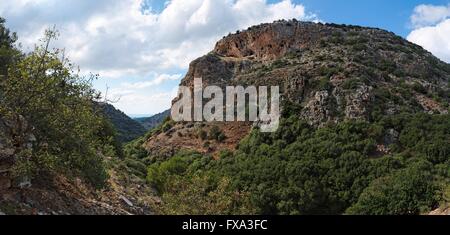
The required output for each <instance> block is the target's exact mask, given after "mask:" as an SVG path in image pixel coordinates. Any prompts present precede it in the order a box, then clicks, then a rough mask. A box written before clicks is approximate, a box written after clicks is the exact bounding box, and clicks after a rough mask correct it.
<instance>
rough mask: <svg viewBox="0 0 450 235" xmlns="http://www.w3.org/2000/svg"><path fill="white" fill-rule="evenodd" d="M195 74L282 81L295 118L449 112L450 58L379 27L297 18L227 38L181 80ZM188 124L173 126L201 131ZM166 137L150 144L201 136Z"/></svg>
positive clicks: (211, 81) (218, 79)
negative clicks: (449, 60) (295, 109)
mask: <svg viewBox="0 0 450 235" xmlns="http://www.w3.org/2000/svg"><path fill="white" fill-rule="evenodd" d="M195 77H201V78H202V79H203V83H204V86H206V85H218V86H220V87H224V86H233V85H243V86H248V85H256V86H259V85H264V86H273V85H277V86H279V87H280V90H281V92H282V94H281V95H282V100H283V102H291V103H293V104H296V105H298V106H300V107H301V111H300V112H299V113H298V117H299V118H303V119H305V120H307V121H308V122H309V123H310V124H312V125H316V126H321V125H324V124H325V123H328V122H334V123H335V122H339V121H343V120H354V119H361V120H370V119H372V118H374V117H376V116H377V115H378V116H379V115H392V114H396V113H400V112H404V111H405V110H406V111H408V112H435V113H447V112H448V103H449V100H450V97H449V95H448V94H450V91H449V89H450V87H449V80H450V65H449V64H446V63H444V62H442V61H440V60H439V59H437V58H436V57H434V56H433V55H432V54H431V53H429V52H427V51H425V50H424V49H422V48H421V47H420V46H417V45H415V44H412V43H410V42H408V41H406V40H405V39H403V38H401V37H399V36H396V35H395V34H393V33H390V32H387V31H384V30H381V29H375V28H364V27H358V26H346V25H335V24H321V23H318V24H316V23H308V22H299V21H296V20H293V21H278V22H275V23H272V24H262V25H258V26H254V27H251V28H249V29H248V30H245V31H242V32H238V33H236V34H232V35H229V36H227V37H225V38H223V39H222V40H220V41H219V42H218V43H217V44H216V46H215V48H214V50H213V51H212V52H211V53H209V54H207V55H205V56H203V57H201V58H198V59H196V60H195V61H193V62H192V63H191V64H190V67H189V71H188V73H187V74H186V76H185V78H184V79H183V80H182V82H181V85H184V86H188V87H193V81H194V78H195ZM185 126H186V125H184V124H181V125H177V127H176V128H177V130H176V131H177V132H181V133H184V134H183V135H185V134H186V133H189V132H192V131H196V130H189V128H185ZM222 128H223V129H227V124H226V123H225V124H224V125H223V127H222ZM248 130H250V128H249V129H248ZM185 132H186V133H185ZM229 135H233V133H229ZM169 136H172V137H168V136H167V135H166V134H165V133H160V134H157V135H154V136H152V137H151V138H150V140H149V141H148V142H147V143H146V144H145V148H146V149H147V150H148V151H149V152H152V153H154V152H155V151H154V150H155V148H158V151H160V150H161V149H166V150H168V149H170V151H168V152H174V151H176V149H177V148H178V147H181V148H182V147H183V146H191V147H190V148H192V146H198V145H199V144H203V142H204V141H199V140H198V139H195V138H194V139H191V140H189V139H180V138H179V137H177V135H176V134H172V135H169ZM157 140H164V141H157ZM236 141H237V142H235V143H229V144H230V145H234V146H236V145H237V143H238V141H239V140H238V139H236ZM155 143H158V144H156V145H155ZM165 143H170V144H165ZM194 143H196V144H194ZM174 146H176V147H175V148H174ZM195 149H201V148H200V147H197V148H195ZM218 149H219V150H220V148H218ZM166 152H167V151H166Z"/></svg>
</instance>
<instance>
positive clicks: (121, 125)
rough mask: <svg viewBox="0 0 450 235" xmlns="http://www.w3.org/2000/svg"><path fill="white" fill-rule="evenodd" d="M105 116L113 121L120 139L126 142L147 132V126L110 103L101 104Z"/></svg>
mask: <svg viewBox="0 0 450 235" xmlns="http://www.w3.org/2000/svg"><path fill="white" fill-rule="evenodd" d="M100 106H101V107H102V110H103V112H104V114H105V116H106V117H107V118H108V119H109V120H110V121H111V123H112V124H113V125H114V127H115V128H116V130H117V132H118V136H117V137H118V139H119V141H120V142H122V143H125V142H129V141H132V140H134V139H136V138H138V137H140V136H142V135H144V134H145V132H146V130H145V128H144V127H143V126H142V125H141V124H140V123H139V122H137V121H135V120H133V119H132V118H130V117H128V116H127V115H126V114H125V113H123V112H122V111H120V110H118V109H116V108H114V106H112V105H110V104H100Z"/></svg>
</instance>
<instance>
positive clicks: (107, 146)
mask: <svg viewBox="0 0 450 235" xmlns="http://www.w3.org/2000/svg"><path fill="white" fill-rule="evenodd" d="M3 23H4V21H3V20H0V35H1V39H0V41H1V43H0V44H1V51H0V54H1V55H0V57H1V67H2V68H3V69H2V70H3V71H2V76H1V80H0V92H1V96H0V105H1V107H2V108H1V111H2V115H7V114H8V113H14V114H18V115H21V116H22V117H24V118H25V120H26V121H27V122H28V123H29V124H30V126H32V128H33V129H32V130H30V131H32V133H33V134H34V135H35V136H36V139H37V141H36V142H35V143H34V146H33V149H32V151H26V152H23V153H21V154H18V155H17V157H16V159H15V161H16V162H15V166H14V168H15V173H16V175H17V176H19V177H25V176H26V177H35V176H38V175H39V174H41V173H43V172H47V173H48V172H57V173H61V174H65V175H68V176H81V177H83V178H85V179H87V180H89V182H91V183H92V184H93V185H94V186H97V187H102V186H103V185H104V184H105V182H106V179H107V177H108V174H107V172H106V169H105V166H104V155H108V156H112V155H114V156H115V155H119V154H120V153H118V152H120V146H117V145H116V144H115V143H116V141H115V133H114V130H113V129H112V126H111V125H110V123H109V122H108V121H106V120H105V119H104V118H103V116H102V115H101V114H100V111H99V110H98V108H97V106H96V105H94V101H95V100H97V99H98V98H99V94H98V93H97V92H96V91H95V90H94V89H93V88H92V86H91V81H92V80H93V79H95V78H96V77H95V76H89V77H82V76H79V75H78V71H77V70H76V69H75V67H74V66H73V65H72V64H71V63H70V61H69V60H67V59H65V58H64V57H63V56H62V55H63V54H62V52H61V51H60V50H57V49H54V50H50V49H49V48H50V41H51V40H52V39H54V38H55V37H56V36H57V35H56V34H57V33H56V32H55V31H47V32H46V34H45V38H44V39H43V40H42V42H41V45H39V46H36V48H35V50H34V51H33V52H31V53H28V54H23V53H21V52H19V51H18V50H17V49H15V48H14V45H13V43H14V41H15V39H16V38H15V36H14V35H12V36H11V35H10V33H9V31H8V30H7V29H5V27H4V24H3Z"/></svg>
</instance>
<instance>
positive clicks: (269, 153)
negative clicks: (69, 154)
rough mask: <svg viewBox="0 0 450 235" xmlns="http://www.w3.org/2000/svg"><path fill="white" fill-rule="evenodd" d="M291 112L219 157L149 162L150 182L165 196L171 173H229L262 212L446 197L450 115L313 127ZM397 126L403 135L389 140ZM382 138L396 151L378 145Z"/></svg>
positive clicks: (423, 202) (335, 209)
mask: <svg viewBox="0 0 450 235" xmlns="http://www.w3.org/2000/svg"><path fill="white" fill-rule="evenodd" d="M286 107H289V106H286ZM289 113H290V112H289V111H286V110H285V116H286V118H284V119H283V120H282V123H281V127H280V128H279V130H278V131H277V132H275V133H271V134H264V133H261V132H259V131H258V130H254V131H252V132H251V134H250V135H249V136H248V137H247V138H245V139H244V140H242V142H241V143H240V145H239V147H238V149H237V150H236V151H235V152H223V153H221V155H220V157H219V158H218V159H216V158H213V157H211V156H202V155H200V154H197V153H184V154H181V155H177V156H175V157H173V158H171V159H169V160H168V161H165V162H159V163H157V164H154V165H151V166H150V168H149V172H148V176H147V179H148V182H149V183H150V184H151V185H153V186H155V187H156V188H158V190H160V192H161V193H162V195H165V197H177V195H180V192H178V191H177V190H176V189H175V188H171V187H175V186H174V184H173V183H170V181H171V180H170V179H177V180H182V179H185V180H186V179H189V180H186V181H183V182H184V183H186V184H191V183H192V182H191V181H190V180H192V178H191V177H192V176H195V175H197V174H200V175H208V176H209V177H211V178H217V179H227V180H229V187H227V190H229V192H246V193H247V194H248V197H249V200H248V201H245V203H243V204H240V206H241V207H244V208H256V212H257V213H260V214H343V213H348V214H418V213H421V212H426V211H430V210H431V209H433V208H434V207H436V206H437V205H438V204H439V202H440V201H441V200H442V198H441V196H442V194H441V192H442V191H443V188H442V185H448V174H449V171H450V157H449V155H450V151H449V147H448V146H450V118H449V117H450V116H449V115H430V114H402V115H397V116H392V117H384V118H382V119H380V120H378V121H376V122H374V123H368V122H363V121H351V122H343V123H339V124H333V125H329V126H326V127H322V128H314V127H311V126H310V125H308V124H307V123H306V122H304V121H301V120H299V119H298V118H297V117H296V116H290V115H289ZM292 113H295V112H292ZM392 131H395V132H398V138H397V139H396V140H395V141H394V142H393V143H385V142H386V140H385V139H386V138H387V137H386V136H388V135H389V132H392ZM380 144H385V145H386V147H389V148H390V149H391V153H390V154H386V153H383V152H379V151H378V150H377V145H380ZM219 181H220V180H219ZM219 181H215V182H216V183H217V182H219ZM175 185H178V186H179V187H181V186H180V185H179V184H175ZM178 186H176V187H178ZM181 188H183V187H181ZM216 189H217V187H212V188H211V191H208V192H214V190H216ZM173 190H175V191H173ZM201 190H203V188H202V189H201ZM203 195H204V197H207V195H208V193H203ZM174 200H175V201H174ZM195 200H198V201H202V200H204V199H195ZM169 201H170V203H175V202H176V203H182V204H183V206H186V205H189V206H188V207H189V208H190V209H188V208H186V207H183V208H184V209H183V210H182V211H183V213H190V212H195V208H197V206H198V205H196V204H195V203H194V202H193V201H190V199H189V197H187V196H186V195H185V197H183V198H178V199H173V198H172V199H170V200H169ZM170 208H172V207H171V206H170ZM224 211H225V210H224ZM238 212H239V211H238Z"/></svg>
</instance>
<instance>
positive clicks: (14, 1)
mask: <svg viewBox="0 0 450 235" xmlns="http://www.w3.org/2000/svg"><path fill="white" fill-rule="evenodd" d="M449 3H450V1H449V0H391V1H388V0H341V1H337V0H170V1H166V0H97V1H91V0H64V1H60V0H2V4H0V16H2V17H5V18H6V19H7V24H8V26H9V27H10V28H11V29H12V30H13V31H16V32H18V34H19V37H20V42H21V44H22V45H23V47H24V49H25V50H27V49H28V50H30V49H31V48H33V45H34V44H35V43H37V42H38V39H39V38H40V37H41V36H42V33H43V31H44V30H45V29H46V28H48V27H50V26H52V25H56V26H57V28H58V29H59V31H60V33H61V37H60V38H59V40H58V41H57V42H55V43H54V45H53V46H54V47H58V48H65V49H66V53H67V55H68V56H69V57H70V59H71V60H72V61H73V62H75V63H76V64H78V65H80V67H81V69H82V72H84V73H86V74H87V73H89V72H93V73H98V74H99V75H100V79H99V80H98V81H96V82H95V83H94V85H95V87H96V88H97V89H99V90H100V91H105V90H106V86H108V87H109V92H108V94H109V95H108V96H109V97H108V98H109V99H112V100H114V99H119V98H120V100H119V102H117V103H115V104H114V105H115V106H116V107H118V108H119V109H121V110H123V111H125V112H126V113H127V114H130V115H134V114H154V113H157V112H160V111H163V110H165V109H167V108H169V107H170V103H171V100H172V98H173V97H174V96H175V95H176V91H177V85H178V84H179V82H180V80H181V78H182V77H183V76H184V74H185V73H186V71H187V68H188V65H189V62H190V61H192V60H193V59H195V58H197V57H199V56H202V55H203V54H205V53H207V52H208V51H210V50H211V49H212V48H213V46H214V44H215V42H216V41H217V40H218V39H220V38H221V37H222V36H223V35H226V34H228V32H234V31H236V30H238V29H245V28H247V27H248V26H251V25H254V24H259V23H264V22H271V21H273V20H277V19H281V18H286V19H291V18H297V19H300V20H309V21H314V20H318V21H322V22H330V23H331V22H332V23H342V24H354V25H362V26H370V27H378V28H383V29H386V30H389V31H393V32H395V33H396V34H398V35H400V36H403V37H404V38H406V39H408V40H410V41H412V42H415V43H417V44H419V45H422V46H423V47H424V48H425V49H427V50H429V51H431V52H432V53H434V54H435V55H436V56H438V57H439V58H441V59H442V60H444V61H447V62H450V4H449Z"/></svg>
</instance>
